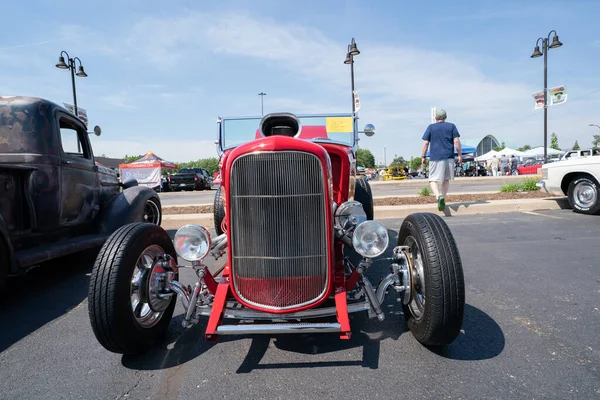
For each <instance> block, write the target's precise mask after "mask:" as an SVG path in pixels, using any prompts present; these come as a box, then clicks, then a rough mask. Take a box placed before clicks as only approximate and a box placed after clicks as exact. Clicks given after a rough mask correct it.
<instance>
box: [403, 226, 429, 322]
mask: <svg viewBox="0 0 600 400" xmlns="http://www.w3.org/2000/svg"><path fill="white" fill-rule="evenodd" d="M404 246H408V251H407V252H408V256H409V257H410V262H411V263H412V275H413V276H412V278H413V293H412V301H411V302H410V303H409V304H408V308H409V310H410V313H411V314H412V315H413V317H415V319H417V320H420V319H421V318H422V317H423V313H424V311H425V268H424V265H423V253H422V252H421V248H420V247H419V244H418V243H417V240H416V239H415V238H414V237H413V236H408V237H407V238H406V240H405V241H404Z"/></svg>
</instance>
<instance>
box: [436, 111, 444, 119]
mask: <svg viewBox="0 0 600 400" xmlns="http://www.w3.org/2000/svg"><path fill="white" fill-rule="evenodd" d="M435 119H446V110H444V109H443V108H440V109H439V110H436V111H435Z"/></svg>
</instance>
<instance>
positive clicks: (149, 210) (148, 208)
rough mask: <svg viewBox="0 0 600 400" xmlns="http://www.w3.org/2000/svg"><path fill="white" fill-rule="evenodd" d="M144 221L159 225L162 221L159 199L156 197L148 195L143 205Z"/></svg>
mask: <svg viewBox="0 0 600 400" xmlns="http://www.w3.org/2000/svg"><path fill="white" fill-rule="evenodd" d="M143 218H144V222H150V223H151V224H155V225H160V223H161V222H162V209H161V207H160V201H159V200H158V199H157V198H156V197H150V198H149V199H148V200H146V204H145V205H144V215H143Z"/></svg>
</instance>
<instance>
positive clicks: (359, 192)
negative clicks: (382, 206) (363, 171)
mask: <svg viewBox="0 0 600 400" xmlns="http://www.w3.org/2000/svg"><path fill="white" fill-rule="evenodd" d="M354 200H356V201H358V202H359V203H361V204H362V206H363V209H364V210H365V214H367V219H368V220H373V214H374V209H373V193H372V192H371V185H369V182H367V181H366V180H365V179H362V178H358V179H356V187H355V188H354Z"/></svg>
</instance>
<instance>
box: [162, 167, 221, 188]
mask: <svg viewBox="0 0 600 400" xmlns="http://www.w3.org/2000/svg"><path fill="white" fill-rule="evenodd" d="M211 186H212V182H211V181H210V175H209V174H208V171H206V169H204V168H181V169H180V170H179V172H177V173H176V174H173V175H169V187H170V189H171V191H172V192H178V191H180V190H206V189H209V190H210V189H211Z"/></svg>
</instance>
